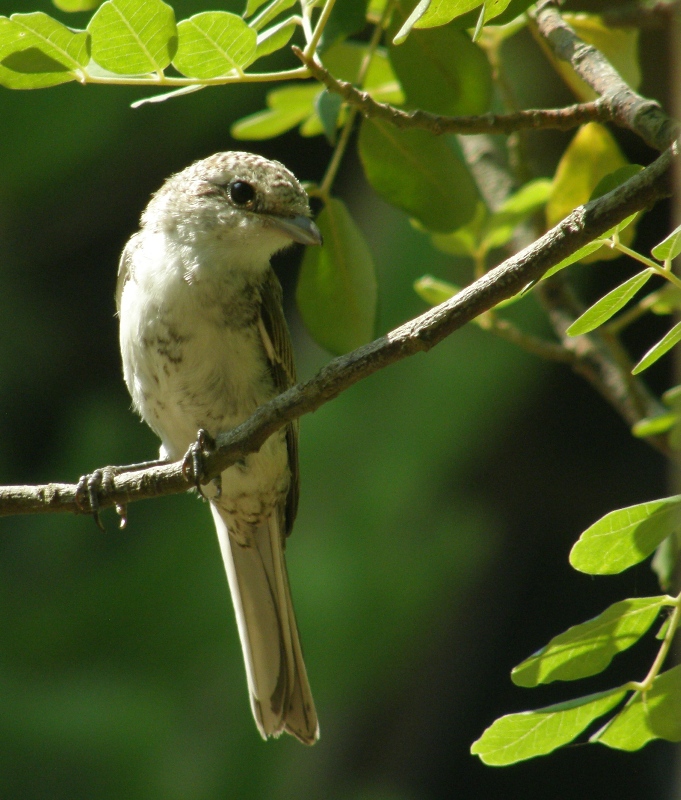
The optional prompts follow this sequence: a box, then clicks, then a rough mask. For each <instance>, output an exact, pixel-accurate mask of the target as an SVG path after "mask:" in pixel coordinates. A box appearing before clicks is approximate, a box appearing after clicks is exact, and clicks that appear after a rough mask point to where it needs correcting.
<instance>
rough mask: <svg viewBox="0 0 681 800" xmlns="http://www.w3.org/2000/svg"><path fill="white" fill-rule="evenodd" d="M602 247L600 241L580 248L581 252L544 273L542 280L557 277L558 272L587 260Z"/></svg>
mask: <svg viewBox="0 0 681 800" xmlns="http://www.w3.org/2000/svg"><path fill="white" fill-rule="evenodd" d="M602 246H603V243H602V242H601V241H600V240H599V239H597V240H596V241H593V242H589V244H585V245H584V247H580V248H579V250H575V252H574V253H573V254H572V255H571V256H568V257H567V258H564V259H563V260H562V261H559V262H558V263H557V264H555V265H554V266H553V267H551V269H548V270H547V271H546V272H545V273H544V275H543V277H542V280H543V281H544V280H546V279H547V278H550V277H551V276H552V275H555V274H556V272H560V270H561V269H565V267H569V266H570V265H571V264H574V263H576V262H577V261H581V260H582V259H584V258H586V256H588V255H591V253H595V252H596V250H599V249H600V248H601V247H602Z"/></svg>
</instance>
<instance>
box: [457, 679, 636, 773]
mask: <svg viewBox="0 0 681 800" xmlns="http://www.w3.org/2000/svg"><path fill="white" fill-rule="evenodd" d="M625 694H626V691H625V690H623V689H611V690H609V691H607V692H599V693H598V694H591V695H587V696H586V697H579V698H577V699H576V700H570V701H568V702H567V703H558V704H557V705H553V706H547V707H546V708H539V709H537V710H536V711H523V712H522V713H520V714H508V715H507V716H505V717H501V718H500V719H497V720H495V722H493V723H492V725H490V727H489V728H487V730H486V731H485V732H484V733H483V734H482V736H481V737H480V738H479V739H478V740H477V742H473V744H472V746H471V753H473V755H477V756H479V757H480V760H481V761H482V762H483V763H485V764H489V765H490V766H496V767H500V766H504V765H506V764H515V763H516V762H518V761H525V760H527V759H528V758H535V757H536V756H543V755H546V754H547V753H550V752H552V751H553V750H555V749H556V748H558V747H562V745H564V744H567V743H568V742H571V741H572V740H573V739H574V738H575V737H576V736H579V734H580V733H581V732H582V731H583V730H584V729H585V728H587V727H588V726H589V725H590V724H591V723H592V722H593V721H594V720H595V719H597V718H598V717H600V716H602V715H603V714H606V713H607V712H608V711H610V709H612V708H614V707H615V706H616V705H617V704H618V703H619V702H620V701H621V700H622V698H623V697H624V695H625Z"/></svg>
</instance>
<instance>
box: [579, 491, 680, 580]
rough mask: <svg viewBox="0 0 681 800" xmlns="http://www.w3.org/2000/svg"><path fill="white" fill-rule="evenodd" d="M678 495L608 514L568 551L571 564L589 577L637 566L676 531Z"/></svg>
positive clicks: (677, 527) (678, 523) (678, 522)
mask: <svg viewBox="0 0 681 800" xmlns="http://www.w3.org/2000/svg"><path fill="white" fill-rule="evenodd" d="M680 515H681V495H677V496H674V497H666V498H664V499H663V500H654V501H653V502H651V503H641V504H640V505H636V506H629V507H628V508H620V509H618V510H617V511H611V512H610V513H609V514H606V515H605V516H604V517H601V519H599V520H598V522H595V523H594V524H593V525H592V526H591V527H589V528H587V529H586V530H585V531H584V533H583V534H582V535H581V536H580V537H579V541H577V542H576V544H575V545H574V547H573V548H572V550H571V552H570V564H572V566H573V567H574V568H575V569H576V570H579V571H580V572H586V573H588V574H590V575H614V574H616V573H618V572H622V571H623V570H625V569H628V568H629V567H632V566H633V565H634V564H638V563H639V562H640V561H643V559H645V558H648V556H649V555H650V554H651V553H652V552H653V550H654V549H655V548H656V547H657V546H658V545H659V544H660V542H661V541H662V540H663V539H666V538H667V536H669V535H670V534H671V533H674V532H675V531H677V530H679V528H680V527H681V526H680V523H681V516H680Z"/></svg>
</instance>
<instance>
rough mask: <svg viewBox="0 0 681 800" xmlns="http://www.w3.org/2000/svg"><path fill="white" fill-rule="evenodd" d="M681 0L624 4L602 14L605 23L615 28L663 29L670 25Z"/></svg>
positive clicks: (658, 0) (608, 9)
mask: <svg viewBox="0 0 681 800" xmlns="http://www.w3.org/2000/svg"><path fill="white" fill-rule="evenodd" d="M680 5H681V3H679V0H657V2H655V3H642V2H633V3H623V4H622V5H620V6H617V7H613V8H607V9H606V10H605V11H603V12H602V13H601V15H600V16H601V19H602V20H603V22H604V23H605V24H606V25H607V26H609V27H614V28H634V27H635V28H661V27H663V26H665V25H670V24H671V22H672V19H673V17H674V13H675V11H676V10H677V9H678V8H679V6H680Z"/></svg>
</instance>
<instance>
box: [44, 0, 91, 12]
mask: <svg viewBox="0 0 681 800" xmlns="http://www.w3.org/2000/svg"><path fill="white" fill-rule="evenodd" d="M52 2H53V3H54V5H55V6H57V8H58V9H59V10H60V11H68V12H72V11H92V9H93V8H97V6H100V5H101V4H102V0H52Z"/></svg>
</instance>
